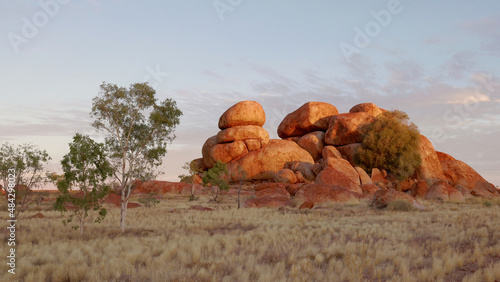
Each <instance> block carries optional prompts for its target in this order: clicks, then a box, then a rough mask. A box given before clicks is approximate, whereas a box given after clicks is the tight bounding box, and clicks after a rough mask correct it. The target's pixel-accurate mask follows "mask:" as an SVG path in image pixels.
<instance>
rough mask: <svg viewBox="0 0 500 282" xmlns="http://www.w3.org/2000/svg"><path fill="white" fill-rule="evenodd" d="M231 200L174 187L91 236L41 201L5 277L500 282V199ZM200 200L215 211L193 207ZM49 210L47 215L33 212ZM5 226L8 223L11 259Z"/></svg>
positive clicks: (23, 222) (1, 275) (0, 232)
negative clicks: (415, 202) (312, 205)
mask: <svg viewBox="0 0 500 282" xmlns="http://www.w3.org/2000/svg"><path fill="white" fill-rule="evenodd" d="M221 200H222V201H221V202H219V203H212V202H210V200H209V197H208V196H201V197H200V198H199V199H198V200H197V201H194V202H191V201H189V200H188V196H181V195H167V196H165V198H164V199H162V201H161V202H160V203H159V204H158V205H157V206H156V207H153V208H149V209H148V208H144V207H141V208H136V209H130V210H129V211H128V228H127V231H126V232H125V233H121V232H120V231H119V228H118V225H119V209H118V208H111V209H110V212H109V214H108V217H107V218H106V219H105V220H104V221H103V222H102V223H101V224H95V223H94V224H88V225H87V229H86V230H85V232H84V234H83V235H82V236H81V235H80V234H79V232H78V231H76V230H72V229H71V228H70V227H68V226H63V224H62V223H61V215H60V213H58V212H55V211H51V210H50V203H49V202H45V203H42V204H41V205H40V206H37V205H32V207H31V209H30V210H29V211H27V212H25V213H24V214H23V215H22V218H20V221H19V222H18V228H17V231H16V232H17V233H16V235H17V243H18V246H17V251H16V253H17V268H16V274H15V275H12V274H9V273H7V269H8V266H7V265H6V263H4V262H2V263H0V281H499V280H500V242H499V239H500V202H498V201H491V200H490V201H486V200H482V199H473V200H469V201H468V202H467V203H462V204H455V203H433V202H424V205H425V206H426V207H427V209H426V210H425V211H399V210H397V208H396V210H393V211H391V210H374V209H372V208H370V207H369V206H368V202H361V203H360V204H357V205H341V204H329V205H323V206H320V208H319V209H313V210H298V209H296V208H286V209H281V210H280V209H239V210H238V209H236V204H235V197H231V196H223V197H222V199H221ZM194 204H201V205H203V206H207V207H211V208H214V209H215V210H214V211H197V210H189V209H188V208H189V206H191V205H194ZM1 207H2V209H3V210H5V213H4V212H2V213H1V214H2V221H3V222H5V219H6V216H4V215H6V214H7V212H6V210H7V208H6V205H5V201H3V202H2V205H1ZM39 211H40V212H42V213H43V214H44V215H45V218H42V219H29V218H28V217H29V216H31V215H33V214H35V213H36V212H39ZM4 224H5V225H6V223H4ZM7 235H8V234H7V232H6V228H1V229H0V236H1V238H2V242H3V243H2V244H1V246H0V253H1V254H2V255H1V257H3V260H5V262H6V260H7V259H6V256H7V243H6V241H7Z"/></svg>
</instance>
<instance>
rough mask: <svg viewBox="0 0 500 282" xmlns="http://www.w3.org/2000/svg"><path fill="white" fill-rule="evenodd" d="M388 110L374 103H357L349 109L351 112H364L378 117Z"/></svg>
mask: <svg viewBox="0 0 500 282" xmlns="http://www.w3.org/2000/svg"><path fill="white" fill-rule="evenodd" d="M385 111H386V110H384V109H381V108H379V107H378V106H377V105H375V104H373V103H362V104H357V105H356V106H354V107H352V108H351V110H350V111H349V112H350V113H359V112H364V113H368V114H370V115H371V116H373V117H376V116H378V115H380V114H382V113H384V112H385Z"/></svg>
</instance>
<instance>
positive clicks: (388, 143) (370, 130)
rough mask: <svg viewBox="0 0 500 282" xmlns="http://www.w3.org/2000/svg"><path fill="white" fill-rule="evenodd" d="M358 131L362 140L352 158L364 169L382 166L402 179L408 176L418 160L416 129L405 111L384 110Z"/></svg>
mask: <svg viewBox="0 0 500 282" xmlns="http://www.w3.org/2000/svg"><path fill="white" fill-rule="evenodd" d="M362 131H363V141H362V142H361V147H360V148H359V149H358V150H357V151H356V154H355V155H354V159H355V162H356V163H357V164H358V165H359V166H360V167H362V168H363V169H365V170H366V171H367V172H371V170H372V169H373V168H379V169H385V170H386V171H388V172H391V173H392V174H393V175H394V176H395V177H396V178H397V179H398V180H401V181H402V180H405V179H407V178H408V177H410V176H412V175H413V174H414V172H415V169H417V168H418V167H419V166H420V164H421V163H422V159H421V158H420V154H419V152H418V146H419V142H420V132H419V130H418V128H417V126H416V125H415V124H413V123H411V122H410V121H409V117H408V115H407V114H406V113H404V112H401V111H397V110H396V111H390V112H389V111H388V112H384V113H383V114H381V115H379V116H377V117H376V118H375V121H374V122H373V123H371V124H368V125H366V126H364V127H363V128H362Z"/></svg>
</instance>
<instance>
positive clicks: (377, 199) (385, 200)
mask: <svg viewBox="0 0 500 282" xmlns="http://www.w3.org/2000/svg"><path fill="white" fill-rule="evenodd" d="M395 200H404V201H407V202H409V203H411V204H412V206H413V207H415V208H416V209H418V210H424V209H425V207H424V206H423V205H422V204H421V203H420V202H419V201H417V200H416V199H415V198H413V197H412V196H410V195H408V194H406V193H403V192H399V191H396V190H394V189H387V190H384V189H382V190H378V191H377V192H375V193H374V194H373V198H372V202H371V206H373V207H375V208H378V209H383V208H385V207H387V205H389V203H390V202H393V201H395Z"/></svg>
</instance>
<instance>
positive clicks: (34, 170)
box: [0, 142, 51, 189]
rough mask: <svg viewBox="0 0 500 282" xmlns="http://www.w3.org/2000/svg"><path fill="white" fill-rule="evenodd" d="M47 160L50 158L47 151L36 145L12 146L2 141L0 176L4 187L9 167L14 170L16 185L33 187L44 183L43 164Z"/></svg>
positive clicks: (5, 186)
mask: <svg viewBox="0 0 500 282" xmlns="http://www.w3.org/2000/svg"><path fill="white" fill-rule="evenodd" d="M49 160H51V158H50V156H49V154H48V153H47V151H46V150H40V149H39V148H38V146H35V145H32V144H23V145H18V146H17V147H14V145H12V144H10V143H8V142H5V143H3V144H2V146H1V147H0V177H1V178H2V180H3V183H4V185H3V187H4V189H5V188H7V177H8V175H9V173H10V172H9V169H14V170H15V175H16V185H17V184H19V185H24V186H26V187H29V188H31V189H33V188H37V187H40V186H41V185H43V184H45V182H46V177H45V173H44V171H43V165H44V164H45V163H47V162H48V161H49Z"/></svg>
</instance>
